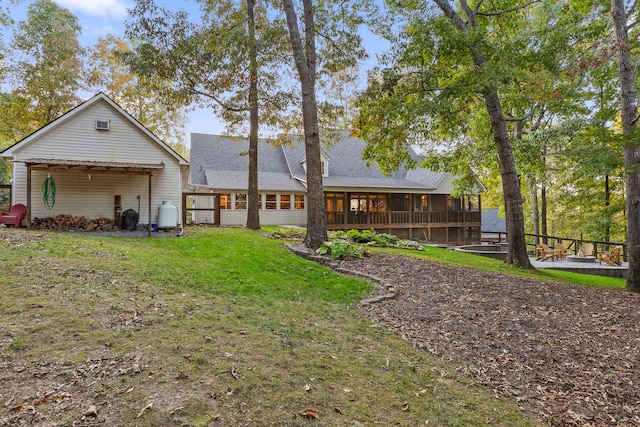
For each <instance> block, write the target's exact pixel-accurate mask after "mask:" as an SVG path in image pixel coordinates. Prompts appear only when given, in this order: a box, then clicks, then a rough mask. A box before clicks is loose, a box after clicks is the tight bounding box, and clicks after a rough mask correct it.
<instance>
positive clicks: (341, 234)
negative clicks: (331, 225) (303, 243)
mask: <svg viewBox="0 0 640 427" xmlns="http://www.w3.org/2000/svg"><path fill="white" fill-rule="evenodd" d="M328 234H329V238H330V239H346V238H347V237H349V236H347V232H346V231H344V230H337V231H330V232H329V233H328Z"/></svg>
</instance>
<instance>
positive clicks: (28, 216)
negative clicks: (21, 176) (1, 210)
mask: <svg viewBox="0 0 640 427" xmlns="http://www.w3.org/2000/svg"><path fill="white" fill-rule="evenodd" d="M19 225H20V224H18V226H19ZM27 228H28V229H29V230H31V165H27Z"/></svg>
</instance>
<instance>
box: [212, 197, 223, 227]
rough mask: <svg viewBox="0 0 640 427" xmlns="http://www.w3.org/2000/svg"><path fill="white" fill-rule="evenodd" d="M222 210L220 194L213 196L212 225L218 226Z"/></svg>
mask: <svg viewBox="0 0 640 427" xmlns="http://www.w3.org/2000/svg"><path fill="white" fill-rule="evenodd" d="M221 212H222V210H221V209H220V193H217V194H214V198H213V215H214V218H213V225H220V224H221V222H220V220H221V218H220V215H222V213H221Z"/></svg>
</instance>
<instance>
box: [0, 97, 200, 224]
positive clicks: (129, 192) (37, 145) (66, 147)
mask: <svg viewBox="0 0 640 427" xmlns="http://www.w3.org/2000/svg"><path fill="white" fill-rule="evenodd" d="M0 157H2V158H4V159H5V160H7V161H9V162H12V163H13V168H12V177H13V179H12V189H11V195H12V196H11V198H12V200H11V204H12V205H13V204H17V203H21V204H24V205H26V206H27V215H26V218H25V221H26V225H27V226H28V227H30V226H31V223H32V220H33V219H34V218H45V217H53V216H57V215H62V214H64V215H71V216H84V217H86V218H112V219H113V220H114V221H115V222H116V224H118V225H119V216H120V215H121V213H122V212H123V211H125V210H127V209H134V210H136V211H137V212H138V214H139V221H140V223H142V224H148V225H149V229H150V226H151V224H152V223H156V221H157V215H158V207H159V206H161V205H162V203H163V201H167V200H170V201H172V202H173V203H174V204H175V205H176V207H177V208H178V209H181V206H180V203H181V200H182V198H181V193H182V186H183V181H184V180H185V178H186V177H187V175H188V166H189V164H188V162H187V161H186V160H185V159H184V158H183V157H182V156H180V155H179V154H178V153H177V152H175V151H174V150H173V149H172V148H171V147H169V146H168V145H167V144H166V143H164V142H163V141H161V140H160V139H159V138H158V137H156V136H155V135H154V134H153V133H152V132H151V131H149V130H148V129H147V128H146V127H144V126H143V125H142V124H141V123H140V122H138V121H137V120H136V119H134V118H133V117H132V116H131V115H130V114H129V113H127V112H126V111H125V110H123V109H122V108H121V107H120V106H119V105H118V104H117V103H116V102H115V101H113V100H112V99H111V98H109V97H108V96H107V95H105V94H104V93H98V94H97V95H95V96H93V97H92V98H90V99H89V100H87V101H85V102H83V103H82V104H80V105H78V106H77V107H75V108H73V109H71V110H70V111H68V112H67V113H65V114H63V115H62V116H60V117H59V118H57V119H55V120H53V121H52V122H50V123H48V124H46V125H45V126H43V127H41V128H40V129H38V130H36V131H35V132H33V133H32V134H30V135H28V136H27V137H25V138H24V139H22V140H20V141H18V142H17V143H15V144H14V145H12V146H11V147H9V148H7V149H6V150H4V151H2V152H0ZM53 190H55V191H53ZM178 221H179V220H178Z"/></svg>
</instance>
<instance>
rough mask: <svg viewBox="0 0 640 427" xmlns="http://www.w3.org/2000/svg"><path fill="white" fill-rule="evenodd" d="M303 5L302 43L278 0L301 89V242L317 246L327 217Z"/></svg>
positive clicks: (311, 45)
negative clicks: (303, 217)
mask: <svg viewBox="0 0 640 427" xmlns="http://www.w3.org/2000/svg"><path fill="white" fill-rule="evenodd" d="M302 5H303V8H304V28H305V45H304V46H303V45H302V40H301V38H300V32H299V31H298V17H297V16H296V12H295V9H294V7H293V1H292V0H282V6H283V8H284V11H285V15H286V18H287V26H288V28H289V36H290V39H291V47H292V50H293V58H294V60H295V63H296V68H297V70H298V75H299V77H300V86H301V90H302V118H303V122H304V142H305V154H306V163H307V236H306V237H305V239H304V244H305V245H306V246H308V247H310V248H313V249H317V248H319V247H320V246H321V245H322V243H324V242H325V241H326V240H327V219H326V215H325V206H324V188H323V185H322V161H321V157H320V132H319V131H318V104H317V102H316V46H315V23H314V16H313V4H312V1H311V0H302Z"/></svg>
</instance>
